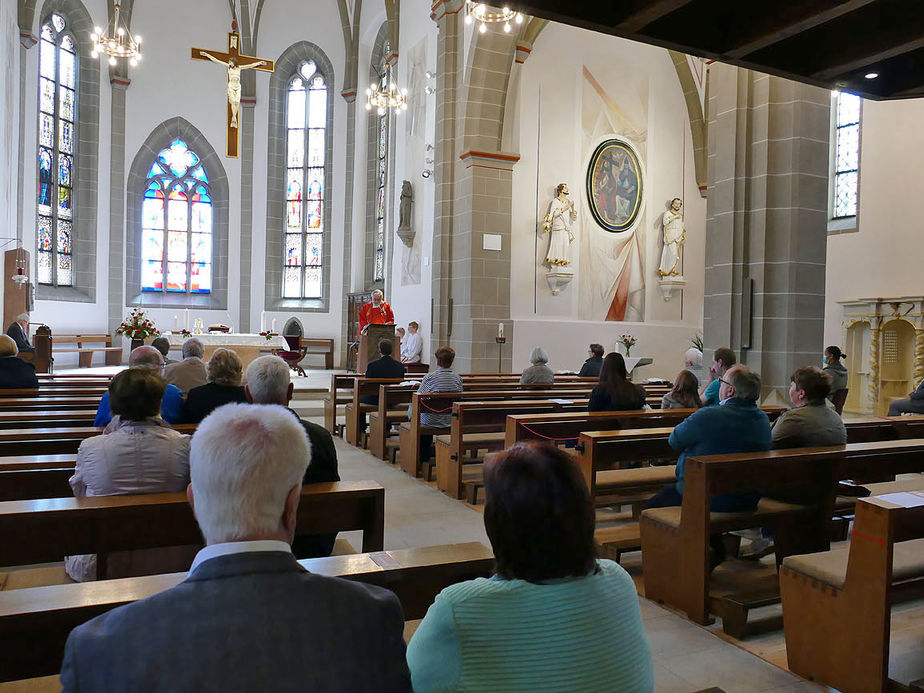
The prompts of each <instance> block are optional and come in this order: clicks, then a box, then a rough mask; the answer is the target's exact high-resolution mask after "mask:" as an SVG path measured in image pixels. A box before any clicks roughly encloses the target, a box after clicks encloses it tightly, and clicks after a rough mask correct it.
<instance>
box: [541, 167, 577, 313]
mask: <svg viewBox="0 0 924 693" xmlns="http://www.w3.org/2000/svg"><path fill="white" fill-rule="evenodd" d="M575 219H577V212H576V211H575V209H574V202H572V201H571V199H570V198H569V197H568V184H567V183H559V185H558V187H556V188H555V199H554V200H552V202H551V203H550V204H549V212H548V214H546V215H545V218H544V219H543V220H542V230H543V231H547V232H548V234H549V251H548V252H547V253H546V255H545V262H546V264H547V265H548V266H549V271H548V274H547V275H546V280H547V281H548V283H549V288H550V289H551V290H552V295H553V296H557V295H558V294H559V293H560V292H561V290H562V289H563V288H564V287H565V286H567V285H568V284H569V283H570V282H571V280H572V279H574V270H573V269H572V268H571V244H572V243H573V242H574V233H573V232H572V230H571V225H572V224H573V223H574V220H575Z"/></svg>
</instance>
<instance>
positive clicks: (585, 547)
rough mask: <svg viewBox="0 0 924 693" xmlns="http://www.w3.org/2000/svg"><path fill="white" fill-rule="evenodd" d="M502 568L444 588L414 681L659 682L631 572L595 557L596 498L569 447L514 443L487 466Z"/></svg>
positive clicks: (467, 687)
mask: <svg viewBox="0 0 924 693" xmlns="http://www.w3.org/2000/svg"><path fill="white" fill-rule="evenodd" d="M484 481H485V495H486V498H487V500H486V502H485V508H484V524H485V529H486V530H487V533H488V538H489V539H490V540H491V546H492V547H493V549H494V557H495V560H496V565H497V574H496V575H494V576H493V577H491V578H479V579H477V580H471V581H469V582H462V583H459V584H457V585H452V586H451V587H447V588H446V589H444V590H443V591H442V592H440V594H439V595H437V597H436V601H434V603H433V605H432V606H431V607H430V609H429V610H428V611H427V615H426V617H425V618H424V619H423V621H422V622H421V623H420V627H419V628H418V629H417V632H416V633H415V634H414V637H413V639H412V640H411V643H410V645H409V646H408V650H407V660H408V665H409V667H410V670H411V678H412V682H413V684H414V690H415V691H417V693H430V692H431V691H624V692H626V693H645V692H647V691H652V690H653V689H654V674H653V667H652V661H651V651H650V648H649V646H648V639H647V638H646V636H645V631H644V630H643V628H642V616H641V612H640V610H639V605H638V597H637V595H636V592H635V584H634V583H633V582H632V578H630V577H629V575H628V574H627V573H626V572H625V571H624V570H623V569H622V568H621V567H620V566H619V565H618V564H617V563H614V562H613V561H610V560H605V559H600V560H595V558H594V541H593V533H594V508H593V505H592V504H591V501H590V495H589V493H588V491H587V486H586V485H585V484H584V480H583V478H582V477H581V475H580V472H579V471H578V469H577V466H576V465H575V463H574V461H573V460H572V459H571V456H570V455H568V454H567V453H565V452H564V451H562V450H560V449H558V448H556V447H554V446H551V445H547V444H541V443H519V444H517V445H514V446H513V447H511V448H509V449H508V450H505V451H504V452H501V453H498V454H496V455H493V456H491V457H489V458H488V459H487V461H486V462H485V465H484Z"/></svg>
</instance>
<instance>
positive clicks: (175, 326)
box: [173, 315, 180, 332]
mask: <svg viewBox="0 0 924 693" xmlns="http://www.w3.org/2000/svg"><path fill="white" fill-rule="evenodd" d="M179 330H180V316H179V315H174V316H173V331H174V332H179Z"/></svg>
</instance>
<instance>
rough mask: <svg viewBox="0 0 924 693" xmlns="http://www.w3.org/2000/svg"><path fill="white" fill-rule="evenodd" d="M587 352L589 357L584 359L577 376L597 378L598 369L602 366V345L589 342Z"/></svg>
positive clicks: (598, 375) (598, 374)
mask: <svg viewBox="0 0 924 693" xmlns="http://www.w3.org/2000/svg"><path fill="white" fill-rule="evenodd" d="M587 353H588V354H590V358H589V359H587V360H586V361H584V365H583V366H581V372H580V373H578V377H579V378H599V377H600V369H601V368H603V345H602V344H591V345H590V349H589V350H588V352H587Z"/></svg>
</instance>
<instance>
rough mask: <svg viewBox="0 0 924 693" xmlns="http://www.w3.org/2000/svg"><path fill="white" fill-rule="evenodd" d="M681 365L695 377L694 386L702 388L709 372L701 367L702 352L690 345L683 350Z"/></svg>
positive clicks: (707, 381) (705, 383) (707, 379)
mask: <svg viewBox="0 0 924 693" xmlns="http://www.w3.org/2000/svg"><path fill="white" fill-rule="evenodd" d="M683 367H684V370H687V371H689V372H690V373H692V374H693V376H694V377H695V378H696V387H697V388H698V389H702V388H704V387H706V385H707V384H708V383H709V374H708V373H707V372H706V369H705V368H703V352H701V351H700V350H699V349H697V348H696V347H690V348H689V349H687V350H686V351H685V352H683Z"/></svg>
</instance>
